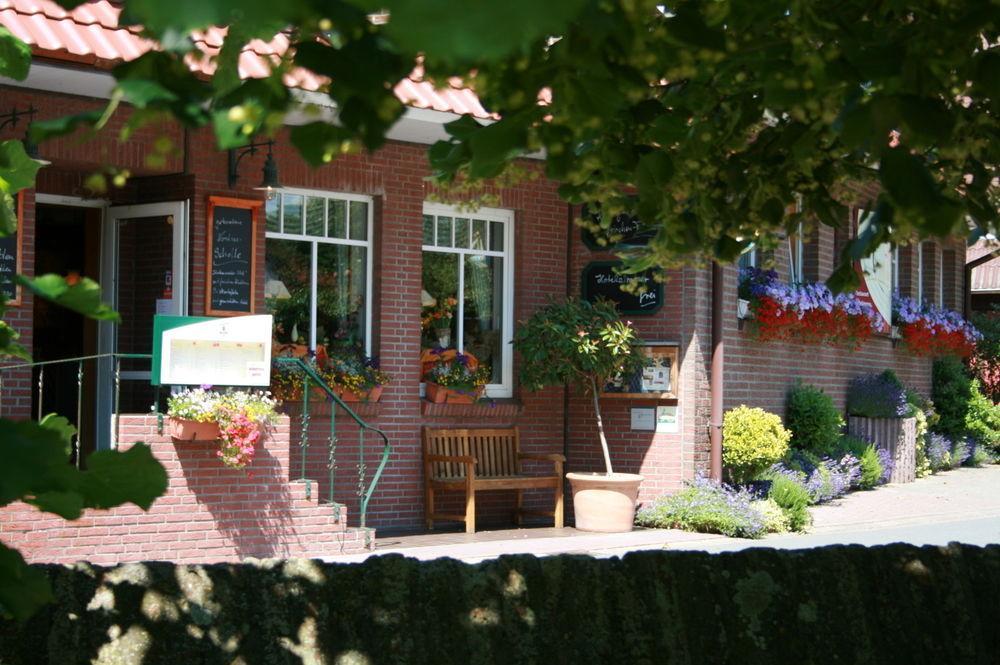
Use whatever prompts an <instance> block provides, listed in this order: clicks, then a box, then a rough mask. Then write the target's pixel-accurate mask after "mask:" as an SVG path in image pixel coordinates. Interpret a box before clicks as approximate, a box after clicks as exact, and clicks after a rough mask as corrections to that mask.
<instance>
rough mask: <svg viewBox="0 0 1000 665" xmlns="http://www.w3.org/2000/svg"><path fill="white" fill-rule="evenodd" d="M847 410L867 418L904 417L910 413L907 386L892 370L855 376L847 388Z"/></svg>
mask: <svg viewBox="0 0 1000 665" xmlns="http://www.w3.org/2000/svg"><path fill="white" fill-rule="evenodd" d="M847 411H848V413H850V414H852V415H855V416H864V417H867V418H902V417H904V416H907V415H909V413H910V405H909V403H908V402H907V399H906V388H905V387H904V386H903V384H902V383H901V382H900V381H899V379H897V378H896V376H895V374H892V373H891V372H882V373H881V374H865V375H862V376H858V377H855V378H854V379H852V380H851V385H850V387H849V388H848V390H847Z"/></svg>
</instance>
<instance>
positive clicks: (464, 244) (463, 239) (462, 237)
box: [455, 217, 469, 249]
mask: <svg viewBox="0 0 1000 665" xmlns="http://www.w3.org/2000/svg"><path fill="white" fill-rule="evenodd" d="M455 247H461V248H462V249H468V248H469V220H467V219H462V218H461V217H456V218H455Z"/></svg>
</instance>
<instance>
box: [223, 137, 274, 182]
mask: <svg viewBox="0 0 1000 665" xmlns="http://www.w3.org/2000/svg"><path fill="white" fill-rule="evenodd" d="M264 147H267V154H271V151H272V148H273V147H274V141H271V140H269V141H258V142H256V143H250V144H248V145H245V146H242V147H240V148H230V149H229V188H230V189H232V188H233V187H235V186H236V183H237V181H238V180H239V179H240V174H239V170H240V160H241V159H243V158H244V157H246V156H247V155H250V156H253V155H256V154H257V151H258V150H259V149H261V148H264Z"/></svg>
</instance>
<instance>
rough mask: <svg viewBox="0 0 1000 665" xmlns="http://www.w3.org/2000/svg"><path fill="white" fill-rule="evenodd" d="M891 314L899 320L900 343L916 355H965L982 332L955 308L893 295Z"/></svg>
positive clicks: (971, 350) (973, 350)
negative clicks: (943, 307)
mask: <svg viewBox="0 0 1000 665" xmlns="http://www.w3.org/2000/svg"><path fill="white" fill-rule="evenodd" d="M892 316H893V319H894V320H896V321H898V322H899V333H900V337H901V339H902V341H903V346H904V347H905V348H906V350H907V351H909V352H910V353H912V354H913V355H916V356H946V355H954V356H958V357H960V358H968V357H969V356H971V355H972V354H973V353H975V351H976V344H977V343H978V342H979V340H980V339H982V337H983V336H982V333H980V332H979V331H978V330H976V328H975V327H974V326H973V325H972V324H971V323H969V322H968V321H966V320H965V319H964V318H962V315H961V314H959V313H958V312H955V311H952V310H947V309H942V308H940V307H935V306H934V305H930V304H928V303H920V302H917V301H916V300H914V299H913V298H906V297H903V296H899V295H896V296H893V299H892Z"/></svg>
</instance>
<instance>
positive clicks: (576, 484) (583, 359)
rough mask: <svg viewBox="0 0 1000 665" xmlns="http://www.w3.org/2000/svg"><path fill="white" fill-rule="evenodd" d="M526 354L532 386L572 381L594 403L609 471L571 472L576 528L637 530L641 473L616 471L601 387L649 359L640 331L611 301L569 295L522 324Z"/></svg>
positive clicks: (524, 375) (520, 344) (525, 370)
mask: <svg viewBox="0 0 1000 665" xmlns="http://www.w3.org/2000/svg"><path fill="white" fill-rule="evenodd" d="M514 345H515V348H517V350H518V351H519V352H520V354H521V369H520V378H521V384H522V385H523V386H524V387H525V388H527V389H528V390H540V389H542V388H544V387H546V386H557V385H572V386H575V387H576V388H578V389H581V390H582V391H584V392H585V393H588V394H589V395H590V396H591V398H592V399H593V402H594V416H595V418H596V425H597V437H598V439H599V440H600V443H601V450H602V452H603V453H604V466H605V472H604V473H573V472H571V473H567V474H566V478H567V479H568V480H569V482H570V486H571V487H572V491H573V511H574V514H575V516H576V527H577V528H578V529H582V530H584V531H606V532H619V531H629V530H631V529H632V522H633V520H634V518H635V503H636V498H637V497H638V494H639V485H640V483H642V476H640V475H637V474H634V473H615V472H614V470H613V469H612V467H611V455H610V453H609V452H608V440H607V437H606V436H605V434H604V422H603V420H602V418H601V404H600V399H599V397H600V391H601V389H602V388H604V386H606V385H607V384H608V382H609V381H611V380H612V379H614V378H615V377H617V376H629V375H631V374H632V373H634V372H635V371H637V370H639V369H640V368H641V367H642V366H643V365H644V364H645V359H644V358H643V356H642V354H641V353H639V351H638V348H637V347H638V345H639V340H638V339H637V337H636V334H635V330H633V328H632V327H631V325H630V324H629V323H627V322H623V321H622V320H621V319H619V318H618V312H617V311H616V310H615V307H614V305H613V304H612V303H609V302H606V301H599V302H596V303H590V302H587V301H584V300H578V299H569V300H566V301H565V302H552V303H550V304H548V305H547V306H545V307H544V308H542V309H541V310H539V311H538V312H536V313H535V314H534V316H532V317H531V318H530V319H528V320H527V321H523V322H521V323H520V325H519V327H518V330H517V334H516V336H515V339H514Z"/></svg>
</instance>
